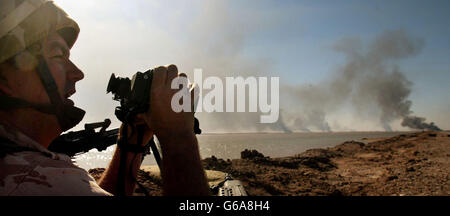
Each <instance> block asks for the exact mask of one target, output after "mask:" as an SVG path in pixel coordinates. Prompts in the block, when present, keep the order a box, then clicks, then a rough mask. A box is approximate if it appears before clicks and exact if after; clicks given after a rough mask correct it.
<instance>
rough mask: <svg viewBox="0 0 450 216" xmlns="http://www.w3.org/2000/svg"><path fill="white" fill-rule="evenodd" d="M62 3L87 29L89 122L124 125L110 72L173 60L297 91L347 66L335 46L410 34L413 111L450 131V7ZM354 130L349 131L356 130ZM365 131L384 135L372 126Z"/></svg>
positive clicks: (407, 64) (82, 54) (82, 62)
mask: <svg viewBox="0 0 450 216" xmlns="http://www.w3.org/2000/svg"><path fill="white" fill-rule="evenodd" d="M55 2H56V3H57V4H58V5H60V6H61V7H62V8H63V9H64V10H65V11H66V12H67V13H68V14H69V15H70V16H71V17H72V18H74V19H75V20H76V21H77V22H78V24H79V25H80V27H81V32H80V36H79V39H78V41H77V43H76V44H75V46H74V48H73V49H72V57H71V58H72V60H73V61H74V62H75V63H76V64H77V65H78V66H79V67H80V68H81V69H82V70H83V71H84V73H85V79H84V80H82V81H81V82H79V84H78V85H77V94H76V95H75V96H74V97H73V99H74V101H75V103H76V104H77V105H78V106H79V107H81V108H83V109H85V110H87V114H86V117H85V119H84V120H83V122H82V123H87V122H93V121H100V120H102V119H104V118H110V119H112V120H113V121H114V126H117V124H118V122H117V120H115V117H114V116H113V112H114V107H115V106H117V104H118V103H117V102H114V101H112V100H111V97H112V96H111V95H106V85H107V82H108V80H109V76H110V74H111V73H116V74H118V75H120V76H131V75H132V74H134V73H135V72H136V71H145V70H147V69H148V68H151V67H154V66H156V65H166V64H170V63H174V64H177V65H178V67H179V70H180V71H183V72H186V73H187V74H188V75H190V74H193V73H192V71H193V69H194V68H204V69H205V70H209V71H206V72H210V71H211V70H216V71H214V72H211V74H217V73H221V74H223V75H229V74H232V75H244V76H245V75H253V74H255V75H257V74H266V75H272V76H279V77H280V81H281V82H282V83H284V84H288V85H293V86H296V85H307V84H316V83H318V82H320V81H322V80H324V79H327V77H329V76H330V75H331V74H333V73H334V72H335V71H336V69H337V68H338V67H339V66H342V65H344V64H345V56H344V55H343V54H342V53H338V52H336V51H334V50H333V48H332V47H333V46H334V44H336V42H337V41H339V40H341V39H342V38H349V37H351V38H359V39H360V40H361V42H362V43H363V44H365V43H369V42H370V41H371V40H372V39H374V38H375V37H376V36H377V35H379V34H381V33H382V32H384V31H387V30H396V29H402V30H404V31H405V32H407V33H408V34H409V35H411V36H413V37H418V38H423V39H424V41H425V44H424V47H423V49H422V51H421V52H420V53H419V54H418V55H416V56H412V57H409V58H406V59H402V60H400V61H397V62H395V64H396V65H398V66H399V67H400V68H401V71H402V73H404V75H405V76H406V77H407V79H409V80H410V81H411V82H412V83H413V85H412V92H411V95H410V97H409V99H410V100H411V101H412V107H411V110H412V111H413V112H414V114H417V115H419V116H422V117H426V118H427V121H433V122H435V123H436V124H437V125H439V126H440V127H441V128H443V129H450V85H449V80H450V61H449V59H450V40H449V35H450V13H448V11H449V10H450V2H449V1H445V0H443V1H412V0H405V1H393V0H386V1H372V0H371V1H360V0H358V1H344V0H343V1H261V0H258V1H256V0H255V1H181V0H180V1H162V0H161V1H147V0H128V1H118V0H95V1H92V0H77V1H74V0H56V1H55ZM211 59H213V60H211ZM248 70H252V71H251V72H249V71H248ZM260 71H262V72H260ZM224 73H229V74H224ZM200 120H202V119H200ZM396 124H397V125H398V122H397V123H396ZM351 125H354V122H347V125H345V127H343V128H351V129H355V128H354V127H353V128H352V127H351ZM80 127H82V125H79V126H78V127H77V129H79V128H80ZM360 128H361V129H363V130H381V129H382V128H380V127H378V126H377V125H376V124H370V123H368V124H367V125H363V126H361V127H360ZM393 129H400V128H399V127H396V126H395V125H394V126H393Z"/></svg>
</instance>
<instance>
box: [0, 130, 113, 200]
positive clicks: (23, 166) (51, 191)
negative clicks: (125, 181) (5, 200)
mask: <svg viewBox="0 0 450 216" xmlns="http://www.w3.org/2000/svg"><path fill="white" fill-rule="evenodd" d="M0 136H1V137H3V138H6V139H7V140H10V141H11V142H12V143H14V144H15V145H17V146H19V147H22V148H23V150H24V151H18V152H14V151H12V152H6V153H5V152H3V153H4V155H2V156H1V158H0V171H1V172H0V195H2V196H5V195H6V196H27V195H33V196H35V195H37V196H39V195H40V196H42V195H59V196H63V195H75V196H105V195H106V196H108V195H111V194H110V193H108V192H106V191H105V190H103V189H102V188H101V187H100V186H98V185H97V183H96V182H95V179H94V178H92V177H91V176H90V175H89V174H88V173H87V172H86V170H84V169H81V168H79V167H77V166H76V165H74V164H73V162H72V161H71V158H70V157H68V156H67V155H64V154H58V153H54V152H51V151H49V150H47V149H46V148H44V147H43V146H41V145H40V144H38V143H37V142H35V141H34V140H32V139H30V138H29V137H27V136H25V135H24V134H22V133H20V132H19V131H17V130H13V129H11V128H6V127H4V126H2V125H0ZM6 144H7V142H5V141H2V142H1V143H0V146H2V145H3V146H5V145H6ZM0 148H1V147H0ZM3 149H4V148H3ZM26 149H27V150H26Z"/></svg>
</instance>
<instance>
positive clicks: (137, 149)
mask: <svg viewBox="0 0 450 216" xmlns="http://www.w3.org/2000/svg"><path fill="white" fill-rule="evenodd" d="M137 133H138V140H137V144H129V143H128V141H127V140H126V139H127V138H125V136H122V137H121V138H120V139H119V140H118V142H117V146H118V147H119V148H120V150H121V151H125V152H133V153H145V152H146V151H147V148H148V147H147V146H142V139H143V137H144V128H143V127H137Z"/></svg>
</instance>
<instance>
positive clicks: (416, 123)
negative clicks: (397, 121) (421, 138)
mask: <svg viewBox="0 0 450 216" xmlns="http://www.w3.org/2000/svg"><path fill="white" fill-rule="evenodd" d="M402 126H405V127H409V128H414V129H421V130H432V131H441V129H440V128H439V127H438V126H436V125H434V122H431V123H429V124H428V123H426V122H425V118H421V117H417V116H407V117H405V118H404V119H403V121H402Z"/></svg>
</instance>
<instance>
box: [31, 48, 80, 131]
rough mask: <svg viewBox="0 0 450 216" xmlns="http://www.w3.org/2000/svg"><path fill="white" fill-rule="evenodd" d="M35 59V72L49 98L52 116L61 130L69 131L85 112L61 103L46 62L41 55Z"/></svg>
mask: <svg viewBox="0 0 450 216" xmlns="http://www.w3.org/2000/svg"><path fill="white" fill-rule="evenodd" d="M37 57H38V61H39V65H38V68H37V72H38V75H39V77H40V79H41V82H42V85H43V86H44V88H45V91H46V92H47V95H48V97H49V98H50V103H51V105H52V106H53V107H54V110H55V111H56V113H54V115H56V118H57V119H58V123H59V126H60V128H61V130H62V131H66V130H69V129H70V128H72V127H75V125H77V124H78V123H80V121H81V120H82V119H83V117H84V114H85V113H86V112H85V111H84V110H82V109H80V108H78V107H75V106H72V105H69V104H64V103H63V101H62V99H61V96H60V95H59V92H58V86H57V85H56V82H55V80H54V79H53V76H52V74H51V72H50V69H49V68H48V65H47V62H46V61H45V59H44V57H43V56H42V55H38V56H37Z"/></svg>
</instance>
